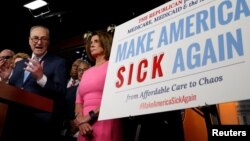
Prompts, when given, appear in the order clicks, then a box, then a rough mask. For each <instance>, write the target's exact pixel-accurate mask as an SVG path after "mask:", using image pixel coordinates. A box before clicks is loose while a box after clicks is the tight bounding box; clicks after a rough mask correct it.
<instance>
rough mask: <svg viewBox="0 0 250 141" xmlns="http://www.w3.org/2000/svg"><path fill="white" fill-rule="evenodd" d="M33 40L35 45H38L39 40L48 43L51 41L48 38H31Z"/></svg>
mask: <svg viewBox="0 0 250 141" xmlns="http://www.w3.org/2000/svg"><path fill="white" fill-rule="evenodd" d="M30 39H31V40H32V42H34V43H37V42H38V41H39V40H40V41H41V42H47V41H48V40H49V39H48V38H46V37H41V38H39V37H36V36H35V37H31V38H30Z"/></svg>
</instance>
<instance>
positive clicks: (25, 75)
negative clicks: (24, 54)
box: [23, 70, 30, 83]
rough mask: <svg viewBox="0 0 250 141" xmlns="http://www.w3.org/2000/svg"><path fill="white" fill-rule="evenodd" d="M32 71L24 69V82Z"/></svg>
mask: <svg viewBox="0 0 250 141" xmlns="http://www.w3.org/2000/svg"><path fill="white" fill-rule="evenodd" d="M29 74H30V72H29V71H26V70H25V71H24V77H23V83H24V82H25V81H26V79H27V78H28V76H29Z"/></svg>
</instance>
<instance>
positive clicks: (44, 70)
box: [4, 26, 67, 141]
mask: <svg viewBox="0 0 250 141" xmlns="http://www.w3.org/2000/svg"><path fill="white" fill-rule="evenodd" d="M49 37H50V36H49V29H48V28H47V27H44V26H34V27H32V28H31V30H30V37H29V45H30V47H31V50H32V57H31V59H28V60H22V61H20V62H18V63H17V64H16V67H15V69H14V70H13V74H12V76H11V78H10V81H9V84H10V85H13V86H16V87H19V88H21V89H23V90H26V91H29V92H33V93H35V94H38V95H41V96H44V97H47V98H49V99H51V100H53V112H51V113H50V112H43V111H38V110H35V109H28V108H27V107H21V106H19V105H18V106H13V107H11V110H10V112H9V113H8V114H9V115H8V116H9V117H8V119H7V125H6V126H7V128H6V130H7V131H6V132H5V133H7V136H6V137H4V139H5V140H8V141H12V140H13V141H16V140H25V141H30V140H34V141H47V140H58V138H59V136H60V128H61V127H60V126H61V125H62V123H61V122H62V115H61V114H62V110H63V108H62V107H63V105H62V104H63V98H64V96H65V92H66V83H67V78H66V64H65V60H64V59H62V58H60V57H58V56H54V55H52V54H49V53H48V52H47V49H48V46H49V41H50V38H49ZM30 100H32V99H30Z"/></svg>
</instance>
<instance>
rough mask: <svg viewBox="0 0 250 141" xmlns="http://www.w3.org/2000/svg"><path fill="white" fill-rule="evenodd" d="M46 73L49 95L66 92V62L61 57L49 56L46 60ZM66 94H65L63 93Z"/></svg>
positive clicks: (45, 87)
mask: <svg viewBox="0 0 250 141" xmlns="http://www.w3.org/2000/svg"><path fill="white" fill-rule="evenodd" d="M44 74H45V75H46V77H47V82H46V84H45V86H44V89H45V91H47V92H49V93H48V94H50V96H49V97H51V96H53V97H57V96H60V97H61V96H62V94H65V93H66V83H67V78H66V62H65V60H64V59H62V58H59V57H53V58H48V59H47V60H45V62H44ZM63 96H64V95H63Z"/></svg>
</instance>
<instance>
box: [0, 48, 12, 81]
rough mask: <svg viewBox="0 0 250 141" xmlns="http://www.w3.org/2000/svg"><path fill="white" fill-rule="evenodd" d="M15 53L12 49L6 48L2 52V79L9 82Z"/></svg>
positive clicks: (0, 62)
mask: <svg viewBox="0 0 250 141" xmlns="http://www.w3.org/2000/svg"><path fill="white" fill-rule="evenodd" d="M14 55H15V52H14V51H12V50H10V49H4V50H2V51H1V52H0V81H1V82H5V83H8V81H9V78H10V76H11V73H12V69H13V67H12V61H11V59H12V58H13V56H14Z"/></svg>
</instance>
